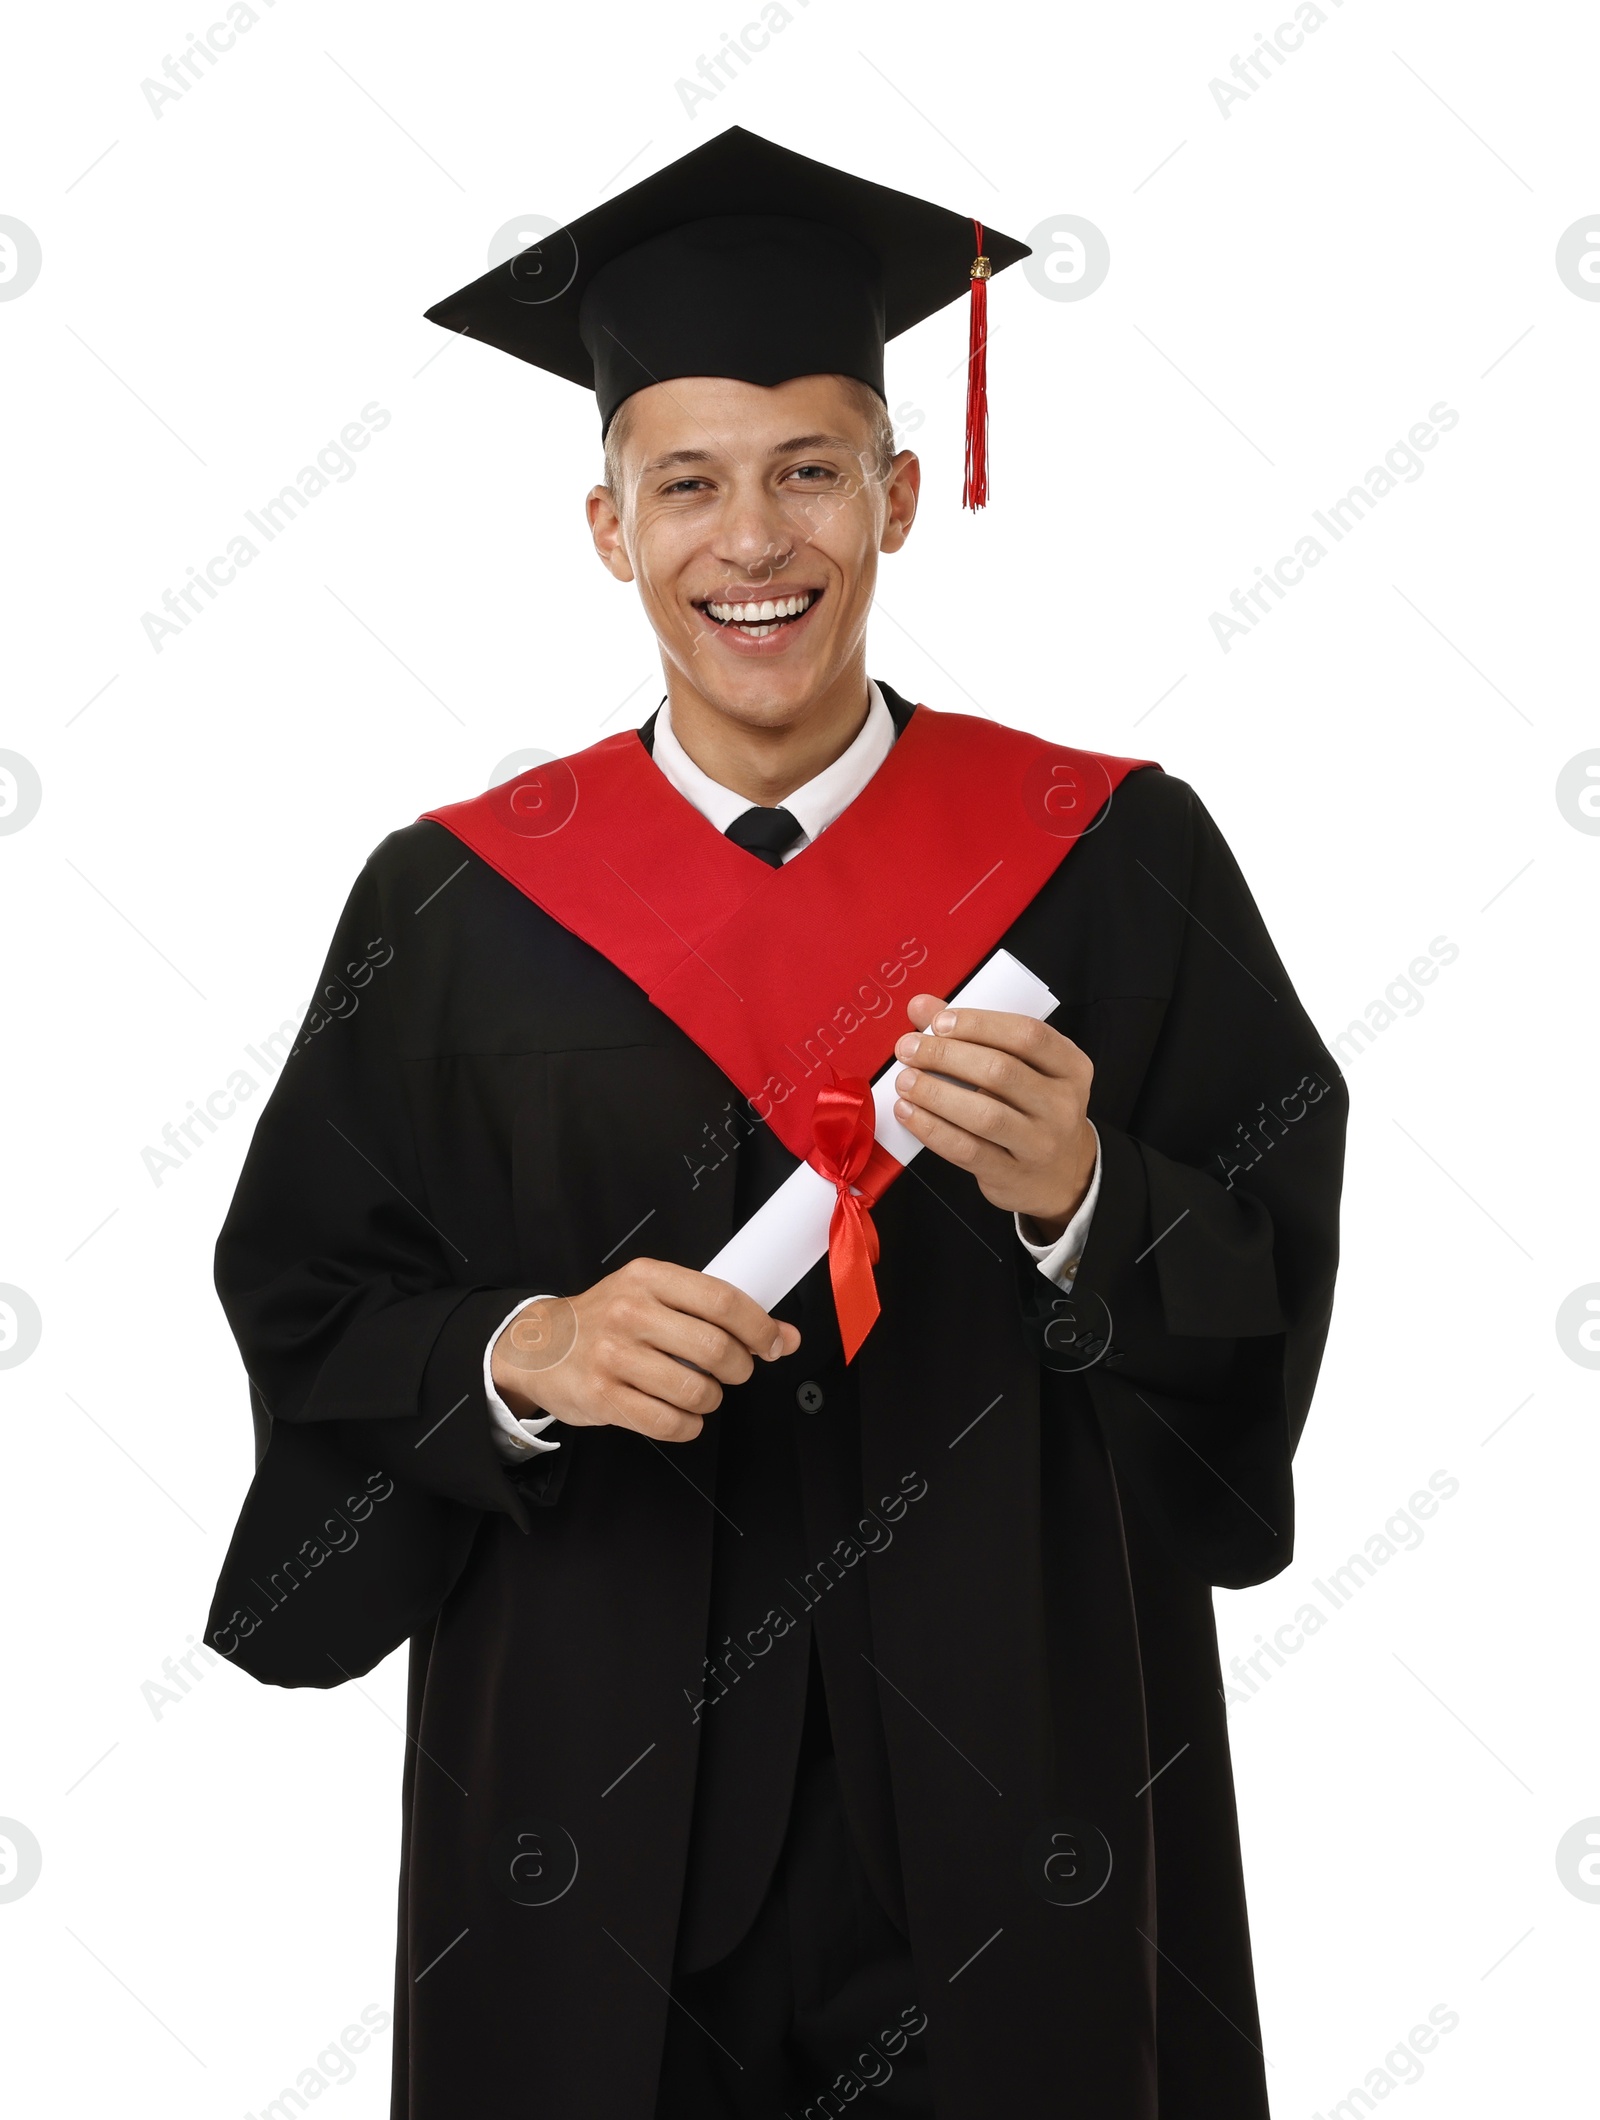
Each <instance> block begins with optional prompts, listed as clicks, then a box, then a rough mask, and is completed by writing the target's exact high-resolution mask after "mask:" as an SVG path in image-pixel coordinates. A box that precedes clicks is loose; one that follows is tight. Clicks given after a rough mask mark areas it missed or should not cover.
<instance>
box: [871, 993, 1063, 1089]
mask: <svg viewBox="0 0 1600 2120" xmlns="http://www.w3.org/2000/svg"><path fill="white" fill-rule="evenodd" d="M933 998H934V997H933V996H932V995H931V994H918V995H916V996H915V997H914V998H913V999H912V1000H911V1001H910V1002H908V1003H907V1011H908V1013H909V1012H910V1011H911V1010H916V1011H917V1013H918V1014H920V1015H921V1016H922V1023H921V1024H920V1025H919V1026H918V1028H919V1029H926V1030H927V1031H928V1033H929V1035H931V1036H932V1037H934V1038H935V1039H942V1038H956V1039H960V1040H962V1041H963V1042H965V1043H967V1044H971V1045H983V1046H989V1047H992V1048H993V1049H994V1050H995V1051H997V1052H1002V1053H1009V1054H1011V1056H1012V1057H1013V1058H1014V1059H1017V1060H1024V1061H1026V1062H1027V1064H1028V1066H1029V1067H1031V1068H1033V1069H1035V1070H1036V1071H1037V1072H1038V1073H1039V1074H1041V1075H1056V1076H1061V1077H1065V1076H1069V1075H1072V1074H1074V1073H1075V1072H1076V1071H1077V1069H1078V1068H1080V1067H1086V1066H1087V1065H1088V1064H1089V1056H1088V1054H1087V1053H1086V1052H1085V1051H1084V1050H1083V1048H1082V1046H1081V1045H1075V1044H1074V1043H1073V1041H1072V1040H1071V1039H1070V1038H1069V1037H1068V1036H1067V1035H1066V1033H1065V1032H1064V1031H1058V1030H1052V1029H1051V1027H1050V1025H1049V1024H1048V1023H1041V1022H1040V1021H1039V1020H1038V1018H1037V1017H1036V1016H1012V1015H1007V1014H1005V1013H1004V1012H1002V1011H1001V1010H999V1009H989V1008H957V1009H952V1008H948V1007H943V1006H941V1007H939V1008H936V1009H934V1010H932V1011H931V1012H929V1011H926V1010H925V1009H923V1007H922V1004H923V1003H924V1002H928V1001H931V1000H932V999H933ZM913 1021H915V1017H913ZM935 1025H937V1029H934V1028H933V1026H935ZM927 1064H928V1065H930V1066H931V1065H932V1064H933V1063H932V1062H931V1061H930V1062H929V1063H927Z"/></svg>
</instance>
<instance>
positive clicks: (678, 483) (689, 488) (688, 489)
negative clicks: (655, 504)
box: [661, 478, 708, 493]
mask: <svg viewBox="0 0 1600 2120" xmlns="http://www.w3.org/2000/svg"><path fill="white" fill-rule="evenodd" d="M707 483H708V481H707V480H705V479H703V478H675V479H674V480H673V481H672V483H671V485H670V486H663V487H662V489H661V490H662V492H663V493H693V492H696V491H698V490H699V489H700V488H701V487H703V486H705V485H706V484H707Z"/></svg>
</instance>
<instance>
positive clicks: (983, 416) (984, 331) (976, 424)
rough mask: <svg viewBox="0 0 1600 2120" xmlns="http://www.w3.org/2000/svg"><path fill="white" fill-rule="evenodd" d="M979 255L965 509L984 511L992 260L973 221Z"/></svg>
mask: <svg viewBox="0 0 1600 2120" xmlns="http://www.w3.org/2000/svg"><path fill="white" fill-rule="evenodd" d="M972 226H973V229H974V231H975V233H976V235H977V238H978V255H977V256H976V257H975V258H974V259H973V261H972V306H971V311H970V314H969V317H968V325H967V468H966V476H965V478H964V479H963V481H962V486H961V505H962V507H963V508H981V507H982V506H983V504H984V503H985V501H987V500H988V498H989V269H990V268H989V260H988V259H987V258H986V257H985V256H984V254H983V223H982V222H981V221H974V222H973V224H972Z"/></svg>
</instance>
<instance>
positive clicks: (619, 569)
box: [583, 486, 633, 582]
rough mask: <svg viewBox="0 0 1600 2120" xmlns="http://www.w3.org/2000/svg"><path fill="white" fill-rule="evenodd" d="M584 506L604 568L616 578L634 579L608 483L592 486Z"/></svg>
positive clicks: (627, 580) (629, 580)
mask: <svg viewBox="0 0 1600 2120" xmlns="http://www.w3.org/2000/svg"><path fill="white" fill-rule="evenodd" d="M583 505H584V509H585V512H586V513H587V515H588V518H589V534H590V536H591V537H592V538H593V539H594V549H595V550H596V552H598V553H599V555H600V559H601V562H602V564H603V565H604V566H605V568H606V571H607V572H608V573H609V574H612V575H614V576H615V577H616V579H617V580H618V581H619V582H631V581H632V580H633V563H632V562H631V561H630V559H629V558H628V548H627V546H626V544H625V543H624V542H623V536H622V517H621V516H620V515H619V514H618V513H617V504H616V502H615V501H614V500H613V499H612V497H611V490H610V488H609V487H607V486H591V487H590V488H589V494H588V498H587V499H586V500H585V502H584V504H583Z"/></svg>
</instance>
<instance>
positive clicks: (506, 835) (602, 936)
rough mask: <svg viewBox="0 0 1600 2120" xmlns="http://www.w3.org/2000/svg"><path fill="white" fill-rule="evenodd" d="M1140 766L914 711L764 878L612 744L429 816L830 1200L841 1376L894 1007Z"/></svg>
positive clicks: (937, 973) (1002, 916)
mask: <svg viewBox="0 0 1600 2120" xmlns="http://www.w3.org/2000/svg"><path fill="white" fill-rule="evenodd" d="M1154 763H1155V761H1154V760H1152V759H1142V758H1113V757H1107V756H1102V755H1101V754H1100V753H1099V752H1095V751H1079V750H1074V749H1072V748H1071V747H1070V746H1068V745H1064V744H1052V743H1046V742H1045V741H1044V740H1043V739H1042V738H1041V737H1037V736H1030V735H1027V734H1025V733H1024V732H1023V731H1022V730H1020V729H1008V728H1004V727H1002V726H1001V725H1000V724H999V723H997V722H990V721H979V720H976V719H974V718H973V717H972V716H970V715H966V714H940V713H935V712H934V711H933V710H932V709H931V708H929V707H921V706H919V707H918V708H917V709H916V711H915V713H914V714H913V715H912V717H911V719H910V721H909V722H908V723H907V724H906V726H905V728H904V730H903V731H902V732H901V734H900V736H899V738H898V739H897V741H896V743H895V746H894V749H893V750H892V751H891V752H890V753H889V756H888V757H887V758H886V759H885V760H884V762H883V764H882V765H881V766H880V767H879V768H878V770H877V772H876V773H875V774H874V775H873V777H872V779H871V780H870V781H868V783H867V785H866V787H865V788H863V790H862V791H861V793H860V794H859V795H858V796H857V797H856V799H855V801H854V802H852V803H851V804H850V805H849V807H848V808H847V809H845V810H844V811H842V812H841V814H840V815H839V816H838V817H837V818H836V819H835V821H834V822H833V823H832V824H831V825H830V826H829V827H828V829H827V831H826V832H825V833H823V834H822V835H821V837H820V838H819V839H818V840H817V841H816V842H815V844H814V845H812V846H809V847H807V848H805V849H804V851H803V852H802V853H800V854H799V855H798V856H796V858H795V859H794V860H792V861H789V862H786V863H785V864H784V865H783V866H782V867H781V868H777V869H772V868H768V867H767V866H766V864H765V863H764V862H761V861H759V860H758V859H757V858H756V857H755V856H754V855H752V854H749V853H746V852H745V850H744V849H743V848H742V847H737V846H735V845H734V844H733V842H732V841H731V840H730V839H726V838H724V836H723V835H722V833H720V832H719V831H718V830H717V829H716V827H715V825H713V824H711V823H710V822H708V820H707V819H706V818H704V817H702V816H701V815H700V813H699V811H698V810H696V809H695V807H694V806H693V804H692V803H689V802H687V801H685V799H684V798H683V796H681V795H680V794H679V793H678V792H677V790H676V789H675V788H674V787H673V786H672V784H671V782H670V781H669V780H668V779H667V777H666V775H665V774H664V773H662V772H661V771H660V769H659V768H658V767H657V766H656V765H655V763H654V762H653V760H652V759H651V757H650V755H649V753H648V752H647V751H646V750H645V747H644V745H643V744H642V743H641V742H640V740H639V736H638V732H637V731H636V730H631V729H630V730H627V731H625V732H624V733H623V734H622V735H619V736H608V737H606V738H605V739H604V740H603V741H602V742H600V743H597V744H594V745H591V747H590V748H589V749H588V750H586V751H579V752H578V753H576V755H575V756H573V757H571V758H557V759H552V760H550V761H549V762H548V763H546V764H544V765H541V766H538V767H536V768H535V769H534V770H533V771H532V772H530V773H523V774H519V775H518V777H517V778H516V779H514V780H508V781H505V782H503V783H502V784H501V785H500V786H499V787H495V788H490V789H489V790H488V791H487V792H486V793H484V794H482V795H478V796H475V797H473V798H472V800H470V801H468V802H456V803H449V804H446V805H445V806H444V807H443V808H441V809H437V810H429V811H427V812H426V813H425V814H426V815H427V816H428V817H429V818H431V819H432V820H433V821H434V822H435V823H436V824H442V825H443V826H444V827H445V828H446V829H447V830H448V831H450V832H453V833H454V834H455V836H456V837H457V838H458V839H460V840H461V841H462V842H463V843H464V844H465V845H466V846H468V847H470V848H471V849H472V851H473V852H474V853H475V854H478V855H480V856H481V857H482V859H483V860H485V861H486V862H488V863H489V865H490V867H491V868H494V869H497V870H498V871H499V873H500V874H501V875H502V876H504V877H505V878H506V880H507V881H508V882H509V883H513V884H515V886H516V887H517V889H518V890H519V891H522V892H523V893H524V894H525V895H526V896H527V897H529V898H531V899H532V900H533V902H534V903H535V905H537V906H539V907H541V908H542V910H543V911H545V912H546V913H548V914H549V915H550V917H551V918H552V919H553V920H556V921H559V922H560V924H561V925H562V926H563V927H564V928H568V929H570V930H571V932H572V933H573V934H575V935H577V936H579V937H580V938H581V939H582V940H583V941H585V942H587V943H589V944H590V945H591V946H592V947H593V948H595V949H597V950H599V951H600V953H601V955H602V956H604V957H607V958H609V959H610V961H611V962H612V963H613V964H614V965H615V966H616V967H617V969H618V970H619V971H621V972H623V973H625V974H626V975H627V977H628V978H629V979H631V980H632V981H633V982H634V984H635V985H636V986H638V987H640V988H642V989H643V991H644V992H645V993H646V994H647V995H648V996H649V998H650V1000H651V1001H652V1002H654V1004H655V1005H656V1007H657V1008H659V1009H660V1010H661V1011H662V1013H663V1014H664V1015H667V1016H669V1017H671V1019H672V1021H673V1022H674V1023H675V1024H677V1026H678V1028H679V1029H680V1030H682V1031H684V1032H686V1033H687V1034H688V1036H689V1037H690V1038H692V1039H693V1040H694V1042H695V1044H696V1045H698V1046H699V1047H700V1049H701V1051H702V1052H704V1053H705V1054H706V1055H707V1056H708V1058H710V1059H711V1060H713V1061H714V1062H715V1063H716V1065H717V1066H718V1067H719V1068H721V1070H722V1072H723V1073H724V1074H725V1075H727V1076H728V1078H729V1079H730V1080H731V1081H732V1082H733V1083H734V1084H735V1085H736V1086H737V1087H738V1088H739V1090H741V1091H742V1092H743V1094H744V1096H745V1097H746V1099H747V1100H748V1102H749V1105H750V1109H751V1110H752V1112H753V1113H754V1114H755V1115H756V1117H757V1118H759V1119H764V1120H765V1121H767V1123H768V1124H769V1125H770V1126H771V1127H772V1129H773V1131H774V1132H775V1133H776V1134H777V1135H778V1137H779V1139H780V1140H781V1141H782V1142H783V1143H784V1145H785V1146H786V1147H787V1148H789V1149H790V1150H791V1151H792V1152H793V1153H794V1154H795V1155H796V1156H798V1157H800V1158H802V1159H803V1160H804V1161H806V1162H809V1163H810V1164H811V1166H812V1167H813V1169H815V1170H817V1171H819V1172H820V1173H821V1174H822V1175H823V1176H824V1177H825V1178H827V1179H828V1180H829V1181H830V1183H832V1184H833V1185H834V1186H835V1187H836V1190H837V1195H838V1198H837V1204H836V1206H835V1209H834V1215H833V1225H832V1229H831V1231H830V1236H829V1246H828V1256H829V1266H830V1272H831V1274H832V1279H833V1289H834V1297H835V1302H836V1304H837V1307H838V1310H839V1320H840V1328H841V1334H842V1337H843V1340H844V1347H845V1354H846V1358H847V1359H848V1358H849V1357H850V1356H852V1355H853V1354H854V1353H855V1350H856V1348H857V1347H858V1346H859V1345H860V1343H861V1341H862V1340H863V1339H864V1338H865V1337H866V1334H867V1331H868V1330H869V1329H870V1327H871V1325H872V1322H873V1320H874V1319H875V1318H876V1316H877V1314H878V1299H877V1292H876V1288H875V1286H874V1283H873V1277H872V1266H873V1262H874V1261H875V1260H876V1258H877V1255H878V1246H877V1235H876V1232H875V1231H874V1229H873V1226H872V1219H871V1214H870V1211H869V1210H870V1208H871V1205H872V1203H873V1202H874V1201H875V1200H877V1199H878V1198H879V1197H880V1196H881V1195H882V1193H883V1191H884V1189H885V1188H886V1187H887V1186H888V1184H889V1183H890V1182H891V1181H892V1180H893V1179H894V1178H895V1177H896V1176H898V1174H899V1172H900V1170H901V1168H902V1166H901V1165H900V1164H899V1163H898V1162H896V1161H895V1159H894V1158H893V1157H892V1156H890V1155H889V1154H888V1153H887V1152H886V1151H885V1150H883V1149H881V1148H879V1147H878V1145H877V1143H876V1142H875V1141H874V1139H873V1136H872V1117H873V1115H872V1104H871V1095H870V1084H871V1082H872V1079H873V1077H874V1076H876V1075H877V1074H878V1073H879V1071H880V1070H881V1069H882V1068H883V1067H884V1066H885V1065H886V1064H887V1062H888V1061H889V1060H890V1058H891V1057H892V1056H893V1052H894V1046H895V1041H896V1040H897V1039H898V1038H900V1037H901V1036H902V1035H903V1034H904V1032H905V1031H906V1029H907V1028H908V1026H907V1023H906V1019H905V1012H904V1003H905V1000H906V998H907V996H909V995H910V994H913V993H932V994H939V995H948V994H950V993H951V992H953V991H954V990H955V988H956V987H957V986H959V985H960V984H961V982H962V981H963V980H964V979H965V978H966V977H967V975H968V974H969V973H971V972H972V971H973V970H974V969H975V968H976V967H977V966H978V965H979V964H980V963H982V961H983V960H984V958H986V957H987V956H988V955H989V953H990V951H991V950H992V949H993V948H994V946H995V944H996V943H997V942H998V941H999V940H1000V938H1001V936H1002V935H1004V933H1005V932H1006V930H1007V928H1009V927H1010V926H1011V924H1012V922H1013V921H1014V920H1015V919H1016V918H1017V917H1018V915H1019V914H1020V913H1021V912H1022V911H1023V909H1024V908H1025V907H1026V906H1027V905H1028V904H1029V902H1030V901H1031V900H1032V899H1033V898H1034V897H1036V896H1037V894H1038V893H1039V891H1040V890H1041V889H1042V888H1043V886H1044V884H1045V883H1046V882H1047V881H1048V880H1049V878H1050V876H1051V875H1052V874H1053V873H1054V871H1055V870H1056V868H1057V867H1058V866H1059V865H1060V863H1061V862H1062V861H1064V860H1065V859H1066V857H1067V855H1068V854H1069V853H1070V852H1071V851H1072V849H1073V847H1074V846H1075V845H1076V844H1077V842H1078V840H1079V839H1080V838H1081V837H1082V836H1083V835H1084V833H1085V832H1086V831H1088V830H1089V829H1090V827H1091V826H1092V825H1093V824H1094V822H1095V821H1096V819H1097V818H1098V817H1099V816H1100V815H1101V814H1102V812H1103V811H1104V809H1105V807H1106V805H1107V803H1108V802H1109V801H1110V799H1111V796H1112V794H1113V792H1114V790H1115V789H1116V787H1117V786H1118V784H1119V783H1120V782H1121V781H1122V780H1123V779H1124V778H1125V776H1126V775H1127V774H1128V773H1130V772H1132V771H1133V770H1134V769H1135V768H1136V767H1139V766H1147V765H1153V764H1154ZM913 972H915V974H916V977H915V979H914V980H913V979H912V977H911V975H912V973H913Z"/></svg>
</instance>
